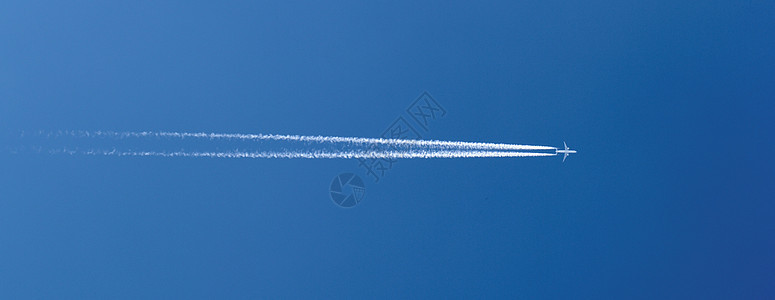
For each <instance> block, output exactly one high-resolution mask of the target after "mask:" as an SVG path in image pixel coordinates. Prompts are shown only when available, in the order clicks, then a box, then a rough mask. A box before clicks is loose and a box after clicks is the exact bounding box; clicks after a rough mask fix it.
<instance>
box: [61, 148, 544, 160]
mask: <svg viewBox="0 0 775 300" xmlns="http://www.w3.org/2000/svg"><path fill="white" fill-rule="evenodd" d="M56 152H62V153H68V154H73V155H74V154H78V153H80V154H86V155H108V156H158V157H213V158H303V159H337V158H341V159H346V158H395V159H398V158H477V157H480V158H484V157H539V156H554V155H556V154H554V153H536V152H511V151H448V150H421V151H343V152H329V151H310V152H305V151H279V152H188V151H175V152H158V151H117V150H111V151H100V150H89V151H82V152H79V151H75V150H67V149H64V150H61V151H56Z"/></svg>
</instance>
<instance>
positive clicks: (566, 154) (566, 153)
mask: <svg viewBox="0 0 775 300" xmlns="http://www.w3.org/2000/svg"><path fill="white" fill-rule="evenodd" d="M566 158H568V152H565V156H563V157H562V162H565V159H566Z"/></svg>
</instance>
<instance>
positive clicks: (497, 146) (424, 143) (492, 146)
mask: <svg viewBox="0 0 775 300" xmlns="http://www.w3.org/2000/svg"><path fill="white" fill-rule="evenodd" d="M76 134H79V135H82V136H109V137H119V138H127V137H173V138H206V139H241V140H274V141H295V142H315V143H346V144H373V145H388V146H405V147H406V146H408V147H425V148H428V147H431V148H446V149H465V150H556V149H557V148H556V147H550V146H533V145H518V144H502V143H480V142H459V141H438V140H409V139H383V138H361V137H341V136H311V135H284V134H240V133H204V132H198V133H191V132H165V131H157V132H153V131H140V132H116V131H95V132H88V131H79V132H71V135H76Z"/></svg>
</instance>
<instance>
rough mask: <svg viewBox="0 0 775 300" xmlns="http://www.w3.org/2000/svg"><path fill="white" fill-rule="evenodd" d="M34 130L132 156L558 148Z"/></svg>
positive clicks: (449, 154)
mask: <svg viewBox="0 0 775 300" xmlns="http://www.w3.org/2000/svg"><path fill="white" fill-rule="evenodd" d="M39 136H42V137H44V138H45V140H43V142H42V143H43V144H46V143H48V144H50V143H51V142H54V143H58V142H61V141H62V139H61V138H63V137H64V138H67V137H75V138H76V140H74V141H70V140H67V139H65V140H64V141H67V142H70V143H73V142H75V145H76V146H77V147H75V150H68V149H73V148H70V147H68V146H64V147H56V146H53V147H51V145H49V146H48V147H47V148H49V149H54V150H51V151H49V152H50V153H66V154H71V155H76V154H84V155H107V156H138V157H213V158H301V159H350V158H359V159H405V158H406V159H408V158H415V159H422V158H477V157H541V156H555V155H557V151H558V149H557V148H555V147H550V146H535V145H518V144H504V143H482V142H462V141H440V140H412V139H385V138H361V137H342V136H311V135H283V134H241V133H204V132H170V131H126V132H119V131H58V132H43V131H41V132H39ZM81 138H85V139H86V140H81ZM70 146H73V144H70ZM143 148H145V149H143ZM39 149H40V148H39ZM103 149H108V150H103Z"/></svg>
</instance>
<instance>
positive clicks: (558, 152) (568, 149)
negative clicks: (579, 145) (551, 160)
mask: <svg viewBox="0 0 775 300" xmlns="http://www.w3.org/2000/svg"><path fill="white" fill-rule="evenodd" d="M562 145H563V146H565V150H560V149H557V150H554V154H560V153H564V154H565V156H563V157H562V162H565V159H566V158H568V154H573V153H576V150H571V149H570V148H568V144H565V142H562Z"/></svg>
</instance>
